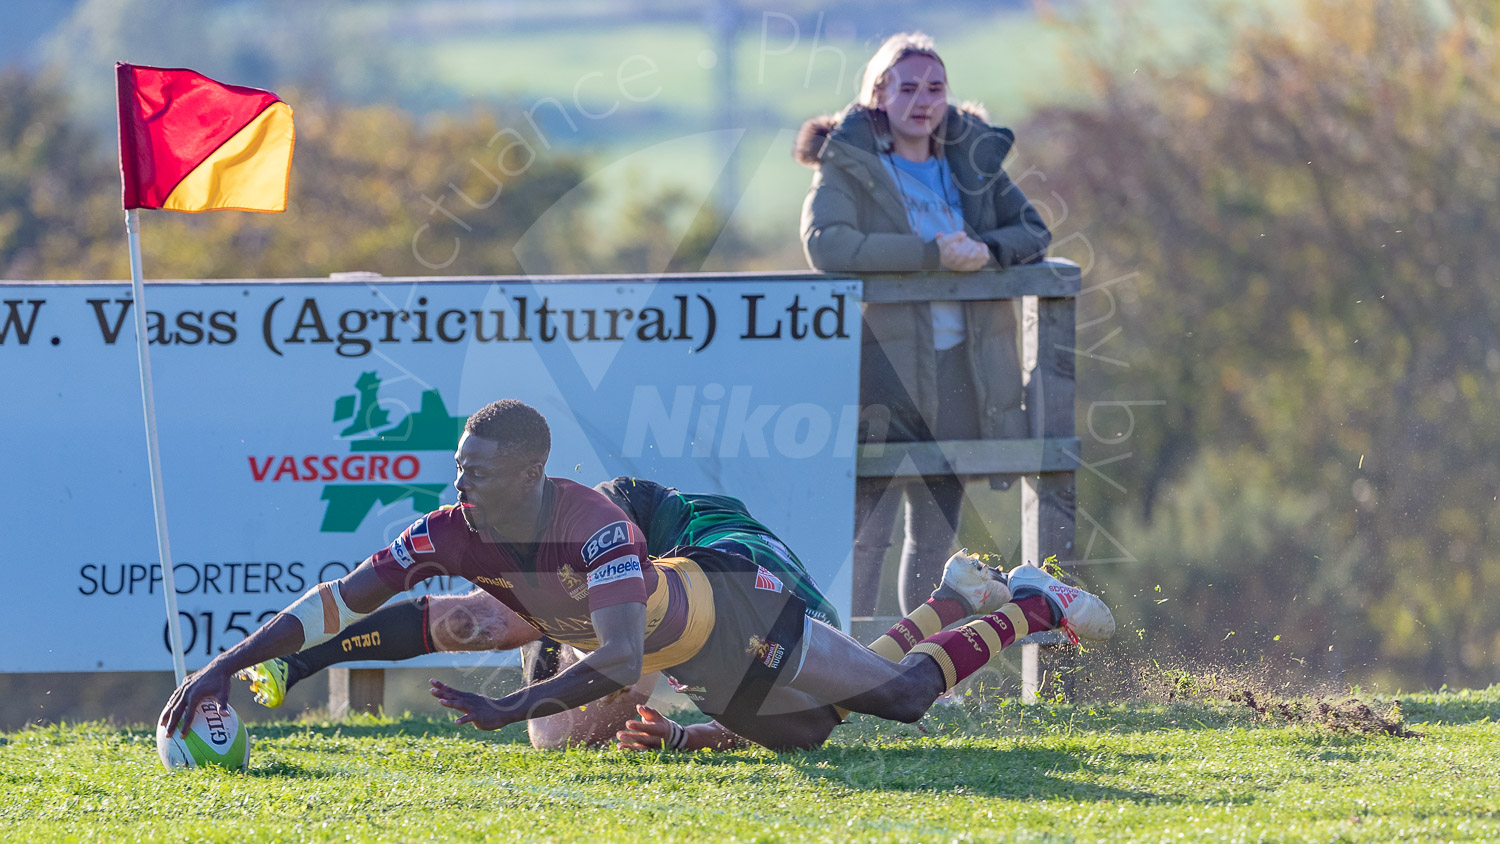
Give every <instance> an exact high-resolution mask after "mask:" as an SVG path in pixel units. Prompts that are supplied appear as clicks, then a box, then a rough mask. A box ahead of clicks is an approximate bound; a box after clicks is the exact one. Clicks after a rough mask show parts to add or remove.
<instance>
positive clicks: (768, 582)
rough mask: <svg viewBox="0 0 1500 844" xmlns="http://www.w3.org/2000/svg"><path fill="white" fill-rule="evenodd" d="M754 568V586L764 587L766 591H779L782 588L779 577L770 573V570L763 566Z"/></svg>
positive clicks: (757, 587)
mask: <svg viewBox="0 0 1500 844" xmlns="http://www.w3.org/2000/svg"><path fill="white" fill-rule="evenodd" d="M756 568H757V571H756V572H755V588H756V589H764V590H765V591H767V592H776V593H780V592H781V589H782V586H781V578H779V577H777V576H776V575H774V574H771V572H769V571H767V570H766V567H765V566H757V567H756Z"/></svg>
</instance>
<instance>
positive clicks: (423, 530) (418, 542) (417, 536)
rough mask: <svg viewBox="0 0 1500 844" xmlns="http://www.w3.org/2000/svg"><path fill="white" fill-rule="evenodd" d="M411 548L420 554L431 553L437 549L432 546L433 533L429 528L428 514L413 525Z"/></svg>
mask: <svg viewBox="0 0 1500 844" xmlns="http://www.w3.org/2000/svg"><path fill="white" fill-rule="evenodd" d="M411 550H412V551H415V552H416V553H418V554H431V553H432V552H433V551H435V550H437V549H435V548H433V547H432V534H431V533H429V532H428V530H427V517H426V516H423V517H422V520H421V521H420V522H417V523H416V524H414V525H412V526H411Z"/></svg>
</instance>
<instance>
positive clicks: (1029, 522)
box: [1021, 296, 1078, 703]
mask: <svg viewBox="0 0 1500 844" xmlns="http://www.w3.org/2000/svg"><path fill="white" fill-rule="evenodd" d="M1076 318H1077V301H1076V300H1075V299H1072V298H1050V297H1040V296H1038V297H1031V296H1028V297H1026V298H1025V299H1024V300H1023V304H1022V319H1021V322H1022V334H1023V337H1024V341H1023V342H1024V351H1023V362H1022V368H1023V369H1024V370H1025V371H1026V398H1027V409H1028V415H1029V417H1030V420H1031V436H1033V437H1042V438H1051V437H1072V436H1074V435H1075V433H1076V431H1075V430H1074V424H1075V423H1074V418H1073V416H1074V411H1073V401H1074V394H1075V386H1076V379H1075V374H1074V360H1073V350H1074V343H1075V327H1076ZM1077 514H1078V494H1077V489H1076V486H1075V482H1074V473H1073V472H1072V471H1066V472H1037V473H1035V474H1028V475H1026V476H1025V478H1024V481H1023V484H1022V487H1021V557H1022V559H1021V562H1022V563H1023V564H1026V565H1032V566H1039V565H1041V564H1042V561H1043V560H1045V559H1047V558H1048V557H1051V556H1054V555H1055V556H1056V557H1057V559H1058V562H1067V561H1071V560H1072V559H1073V549H1074V537H1075V525H1076V520H1077ZM1037 647H1038V646H1037V645H1023V646H1022V652H1021V702H1022V703H1035V702H1036V699H1037V691H1038V690H1039V689H1040V687H1041V668H1040V662H1041V661H1040V658H1039V654H1038V651H1037Z"/></svg>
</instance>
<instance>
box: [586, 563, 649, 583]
mask: <svg viewBox="0 0 1500 844" xmlns="http://www.w3.org/2000/svg"><path fill="white" fill-rule="evenodd" d="M629 577H640V578H644V577H645V575H643V574H641V558H640V557H637V556H635V555H634V554H631V555H630V556H628V557H621V558H619V559H618V560H610V561H609V562H607V563H605V564H604V565H602V566H600V567H599V568H596V569H594V570H593V571H591V572H589V588H590V589H593V588H594V587H596V586H603V585H604V584H606V583H614V582H615V581H618V580H624V579H626V578H629Z"/></svg>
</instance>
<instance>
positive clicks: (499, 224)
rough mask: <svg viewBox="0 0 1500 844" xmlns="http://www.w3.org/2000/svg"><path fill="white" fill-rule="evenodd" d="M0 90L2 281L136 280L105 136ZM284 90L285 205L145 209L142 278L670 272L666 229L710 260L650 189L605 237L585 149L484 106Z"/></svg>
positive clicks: (20, 79)
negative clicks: (549, 144) (461, 107)
mask: <svg viewBox="0 0 1500 844" xmlns="http://www.w3.org/2000/svg"><path fill="white" fill-rule="evenodd" d="M0 92H3V100H0V277H5V278H12V279H17V278H29V279H70V278H71V279H79V278H123V277H128V275H129V265H128V256H127V253H126V250H125V244H124V238H123V234H124V225H123V220H124V217H123V213H122V212H121V210H120V205H119V195H120V187H119V174H118V171H117V169H116V167H115V165H114V163H113V161H111V160H110V157H109V156H106V155H104V154H102V153H100V152H99V151H98V150H99V147H100V144H99V140H98V138H97V137H94V136H93V135H92V134H91V133H89V132H87V131H84V130H82V129H80V128H79V127H77V126H75V125H73V124H71V123H70V122H69V120H68V117H67V113H66V110H65V109H64V107H63V101H62V98H61V97H60V95H59V94H58V93H57V90H56V88H55V87H53V86H52V85H50V84H48V83H46V82H43V81H38V80H34V79H31V78H28V77H27V76H25V75H23V74H21V73H19V72H15V71H12V72H7V73H5V74H4V75H0ZM285 97H286V99H287V101H288V102H292V103H295V104H296V106H295V108H296V110H297V114H296V126H297V145H296V151H295V154H294V162H293V166H292V180H291V191H290V194H291V195H290V199H289V202H288V208H287V211H286V213H284V214H266V215H262V214H243V213H223V214H202V215H185V214H178V213H172V212H149V211H148V212H145V213H144V214H143V224H142V230H143V231H142V238H141V240H142V249H143V252H144V255H143V260H144V264H145V267H146V272H147V275H148V277H149V278H257V277H317V276H326V275H328V274H329V273H333V272H349V271H357V270H364V271H370V272H377V273H380V274H382V275H388V276H394V275H438V274H441V275H462V274H469V275H498V274H519V273H522V272H527V273H558V272H622V271H630V270H638V271H649V272H660V271H662V270H664V269H666V264H667V261H668V260H670V259H671V257H672V255H671V254H666V253H664V254H661V255H656V252H659V251H660V247H659V246H657V245H656V242H657V241H658V240H659V241H660V242H661V243H671V244H679V243H681V244H682V245H681V246H680V247H676V248H675V250H674V252H675V254H679V255H681V256H682V257H683V258H684V259H685V260H693V259H694V256H697V257H696V260H698V261H699V262H700V263H701V260H702V257H701V256H702V255H703V254H706V251H707V250H708V249H709V248H710V246H711V245H712V244H709V243H706V242H702V241H703V238H695V237H693V236H692V235H691V230H690V229H689V226H690V224H691V221H692V218H693V213H694V212H695V211H696V210H697V209H696V207H695V206H693V205H692V204H691V203H689V202H688V198H687V197H685V196H684V195H682V194H681V192H679V191H673V190H667V191H662V192H651V191H648V190H645V189H643V190H641V191H640V192H639V199H638V201H637V202H635V203H633V204H632V205H631V207H630V208H628V209H626V210H625V213H624V216H625V217H628V221H627V222H625V223H623V224H622V226H621V231H623V232H625V233H627V234H631V235H639V237H636V238H634V239H631V238H624V239H623V241H622V239H621V238H617V237H608V238H606V237H600V236H599V235H598V233H597V229H598V228H599V227H601V226H607V225H609V221H602V222H601V221H597V220H594V219H593V218H592V217H591V215H590V210H591V206H592V202H593V199H594V194H593V192H592V190H591V189H590V188H589V186H588V185H587V184H584V180H583V166H584V165H583V159H582V158H580V157H577V156H570V155H564V154H556V153H548V152H545V151H544V150H540V149H538V148H537V147H536V146H534V145H533V144H532V143H530V142H528V141H527V138H526V136H525V135H523V134H521V133H519V132H517V131H515V130H511V129H508V128H505V127H503V125H502V124H501V123H500V122H498V121H497V120H496V118H495V117H493V116H491V115H488V114H480V113H475V114H473V115H470V116H468V117H463V118H457V117H442V118H437V119H434V120H432V121H430V122H429V123H428V124H426V125H421V124H419V123H418V122H417V121H415V120H413V118H412V117H411V116H409V115H407V114H406V113H404V112H402V111H400V110H398V109H394V108H390V107H383V106H371V107H364V108H350V107H335V106H331V105H328V104H327V103H323V102H319V101H317V100H313V99H311V98H308V97H305V96H303V95H301V94H299V93H298V92H296V91H287V92H285ZM684 233H688V236H686V237H684ZM635 240H640V241H641V242H642V243H644V244H645V245H644V246H639V245H637V243H635V242H634V241H635ZM523 241H524V244H525V249H524V250H520V251H521V252H522V253H523V254H525V255H526V256H527V261H526V262H525V263H524V266H523V262H522V261H521V260H520V259H519V258H518V254H517V253H518V244H521V243H522V242H523ZM653 250H654V251H653ZM653 256H654V257H653ZM648 259H649V260H648ZM651 262H654V264H655V265H653V266H649V267H648V266H645V264H646V263H651ZM637 265H640V266H637Z"/></svg>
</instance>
